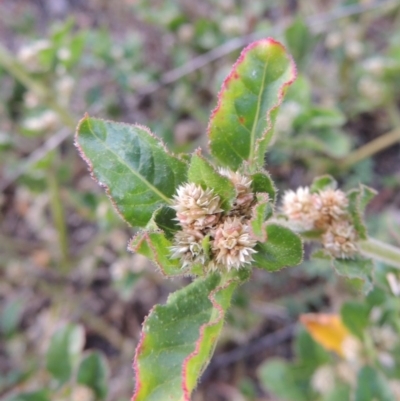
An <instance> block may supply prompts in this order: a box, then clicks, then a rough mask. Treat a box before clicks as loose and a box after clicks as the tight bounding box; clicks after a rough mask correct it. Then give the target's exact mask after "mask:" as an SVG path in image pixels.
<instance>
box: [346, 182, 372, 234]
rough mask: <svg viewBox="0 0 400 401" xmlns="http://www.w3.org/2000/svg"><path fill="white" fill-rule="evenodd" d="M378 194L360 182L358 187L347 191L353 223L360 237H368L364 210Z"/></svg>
mask: <svg viewBox="0 0 400 401" xmlns="http://www.w3.org/2000/svg"><path fill="white" fill-rule="evenodd" d="M375 195H376V191H375V190H373V189H372V188H369V187H367V186H366V185H362V184H360V187H359V188H358V189H354V190H352V191H350V192H348V193H347V197H348V199H349V208H348V209H349V212H350V215H351V218H352V220H353V225H354V227H355V229H356V231H357V233H358V235H359V237H360V239H367V238H368V233H367V228H366V227H365V224H364V211H365V208H366V207H367V205H368V203H369V202H370V201H371V199H372V198H373V197H374V196H375Z"/></svg>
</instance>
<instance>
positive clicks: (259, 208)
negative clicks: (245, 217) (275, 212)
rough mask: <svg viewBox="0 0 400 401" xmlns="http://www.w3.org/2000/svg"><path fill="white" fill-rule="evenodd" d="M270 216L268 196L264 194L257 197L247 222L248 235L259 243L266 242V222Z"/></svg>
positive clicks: (270, 209)
mask: <svg viewBox="0 0 400 401" xmlns="http://www.w3.org/2000/svg"><path fill="white" fill-rule="evenodd" d="M271 215H272V207H271V203H270V202H269V196H268V194H265V193H260V194H258V195H257V203H256V204H255V205H254V206H253V209H252V216H251V219H250V221H249V227H250V235H251V237H252V238H254V239H255V240H257V241H259V242H265V241H266V240H267V230H266V226H267V222H266V220H267V219H269V218H270V217H271Z"/></svg>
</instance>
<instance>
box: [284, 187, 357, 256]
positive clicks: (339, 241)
mask: <svg viewBox="0 0 400 401" xmlns="http://www.w3.org/2000/svg"><path fill="white" fill-rule="evenodd" d="M348 205H349V201H348V199H347V196H346V194H345V193H344V192H343V191H341V190H339V189H336V190H335V189H332V188H328V189H325V190H322V191H319V192H318V193H311V192H310V189H309V188H308V187H304V188H303V187H300V188H298V189H297V191H296V192H295V191H291V190H289V191H286V192H285V194H284V196H283V201H282V212H283V214H285V215H286V216H287V218H288V220H289V222H290V224H291V225H292V226H293V228H294V229H297V230H299V231H307V230H313V229H317V230H322V231H323V234H322V237H321V239H322V245H323V246H324V248H325V250H326V251H327V252H328V253H330V254H331V255H332V256H333V257H335V258H351V257H352V256H354V255H355V254H356V253H357V250H358V249H357V240H358V235H357V232H356V230H355V228H354V226H353V224H352V223H351V220H350V217H349V214H348V211H347V208H348Z"/></svg>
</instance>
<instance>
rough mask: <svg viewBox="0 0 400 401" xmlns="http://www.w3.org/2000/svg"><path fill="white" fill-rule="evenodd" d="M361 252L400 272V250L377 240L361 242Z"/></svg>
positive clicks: (369, 239)
mask: <svg viewBox="0 0 400 401" xmlns="http://www.w3.org/2000/svg"><path fill="white" fill-rule="evenodd" d="M360 250H361V253H362V254H363V255H364V256H368V257H370V258H372V259H375V260H379V261H380V262H383V263H386V264H387V265H389V266H391V267H394V268H396V269H399V270H400V248H397V247H395V246H393V245H389V244H386V243H385V242H381V241H378V240H377V239H375V238H368V239H367V240H365V241H360Z"/></svg>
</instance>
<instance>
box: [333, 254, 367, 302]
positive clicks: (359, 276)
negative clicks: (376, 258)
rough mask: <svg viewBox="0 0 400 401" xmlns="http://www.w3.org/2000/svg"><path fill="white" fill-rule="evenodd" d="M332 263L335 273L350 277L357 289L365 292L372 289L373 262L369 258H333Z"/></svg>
mask: <svg viewBox="0 0 400 401" xmlns="http://www.w3.org/2000/svg"><path fill="white" fill-rule="evenodd" d="M332 264H333V267H334V269H335V270H336V273H338V274H339V275H340V276H343V277H346V278H347V279H350V280H351V281H352V282H353V283H354V284H355V286H356V288H357V289H361V290H362V291H363V292H364V293H365V294H368V293H369V292H370V291H371V290H372V288H373V272H374V263H373V261H372V260H371V259H361V258H357V259H335V260H332Z"/></svg>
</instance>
